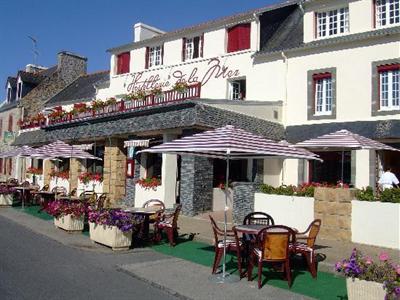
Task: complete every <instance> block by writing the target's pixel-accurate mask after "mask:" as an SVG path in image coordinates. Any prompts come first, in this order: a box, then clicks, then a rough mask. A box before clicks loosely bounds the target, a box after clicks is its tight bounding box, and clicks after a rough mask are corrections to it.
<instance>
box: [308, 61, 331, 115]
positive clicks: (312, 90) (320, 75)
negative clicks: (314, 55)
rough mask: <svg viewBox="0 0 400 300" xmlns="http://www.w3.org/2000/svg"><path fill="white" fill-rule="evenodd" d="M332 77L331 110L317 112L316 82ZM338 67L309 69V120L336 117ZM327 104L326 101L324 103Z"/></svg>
mask: <svg viewBox="0 0 400 300" xmlns="http://www.w3.org/2000/svg"><path fill="white" fill-rule="evenodd" d="M327 78H330V87H331V93H330V94H331V103H330V105H331V110H330V111H329V112H328V111H327V110H325V109H324V110H323V111H322V112H317V102H316V97H317V95H316V83H317V80H323V79H327ZM336 84H337V82H336V68H324V69H316V70H309V71H308V72H307V120H325V119H336ZM323 105H326V103H323Z"/></svg>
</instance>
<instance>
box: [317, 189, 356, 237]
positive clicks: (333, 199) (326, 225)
mask: <svg viewBox="0 0 400 300" xmlns="http://www.w3.org/2000/svg"><path fill="white" fill-rule="evenodd" d="M314 199H315V204H314V218H315V219H321V220H322V226H321V231H320V233H319V236H320V237H321V238H324V239H331V240H332V239H333V240H340V241H351V211H352V210H351V200H353V199H355V190H354V189H342V188H316V189H315V193H314Z"/></svg>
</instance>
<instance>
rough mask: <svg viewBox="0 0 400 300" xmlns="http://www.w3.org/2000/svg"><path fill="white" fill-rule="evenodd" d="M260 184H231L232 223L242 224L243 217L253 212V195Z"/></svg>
mask: <svg viewBox="0 0 400 300" xmlns="http://www.w3.org/2000/svg"><path fill="white" fill-rule="evenodd" d="M259 187H260V184H258V183H254V182H233V183H232V189H233V211H232V217H233V223H235V224H242V223H243V219H244V217H245V216H246V215H247V214H249V213H251V212H253V211H254V194H255V193H256V192H257V191H258V190H259Z"/></svg>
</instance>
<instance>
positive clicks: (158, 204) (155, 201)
mask: <svg viewBox="0 0 400 300" xmlns="http://www.w3.org/2000/svg"><path fill="white" fill-rule="evenodd" d="M154 206H155V207H159V208H160V212H159V213H157V214H154V215H151V216H150V217H149V222H150V223H154V222H156V221H157V218H158V217H159V216H160V215H161V214H162V213H163V212H164V211H165V204H164V202H162V201H161V200H158V199H150V200H147V201H146V202H145V203H143V206H142V207H143V208H146V207H154Z"/></svg>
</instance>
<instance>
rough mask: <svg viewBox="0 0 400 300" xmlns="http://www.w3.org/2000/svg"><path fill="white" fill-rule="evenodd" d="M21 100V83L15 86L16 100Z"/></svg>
mask: <svg viewBox="0 0 400 300" xmlns="http://www.w3.org/2000/svg"><path fill="white" fill-rule="evenodd" d="M21 98H22V81H18V84H17V100H18V99H21Z"/></svg>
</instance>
